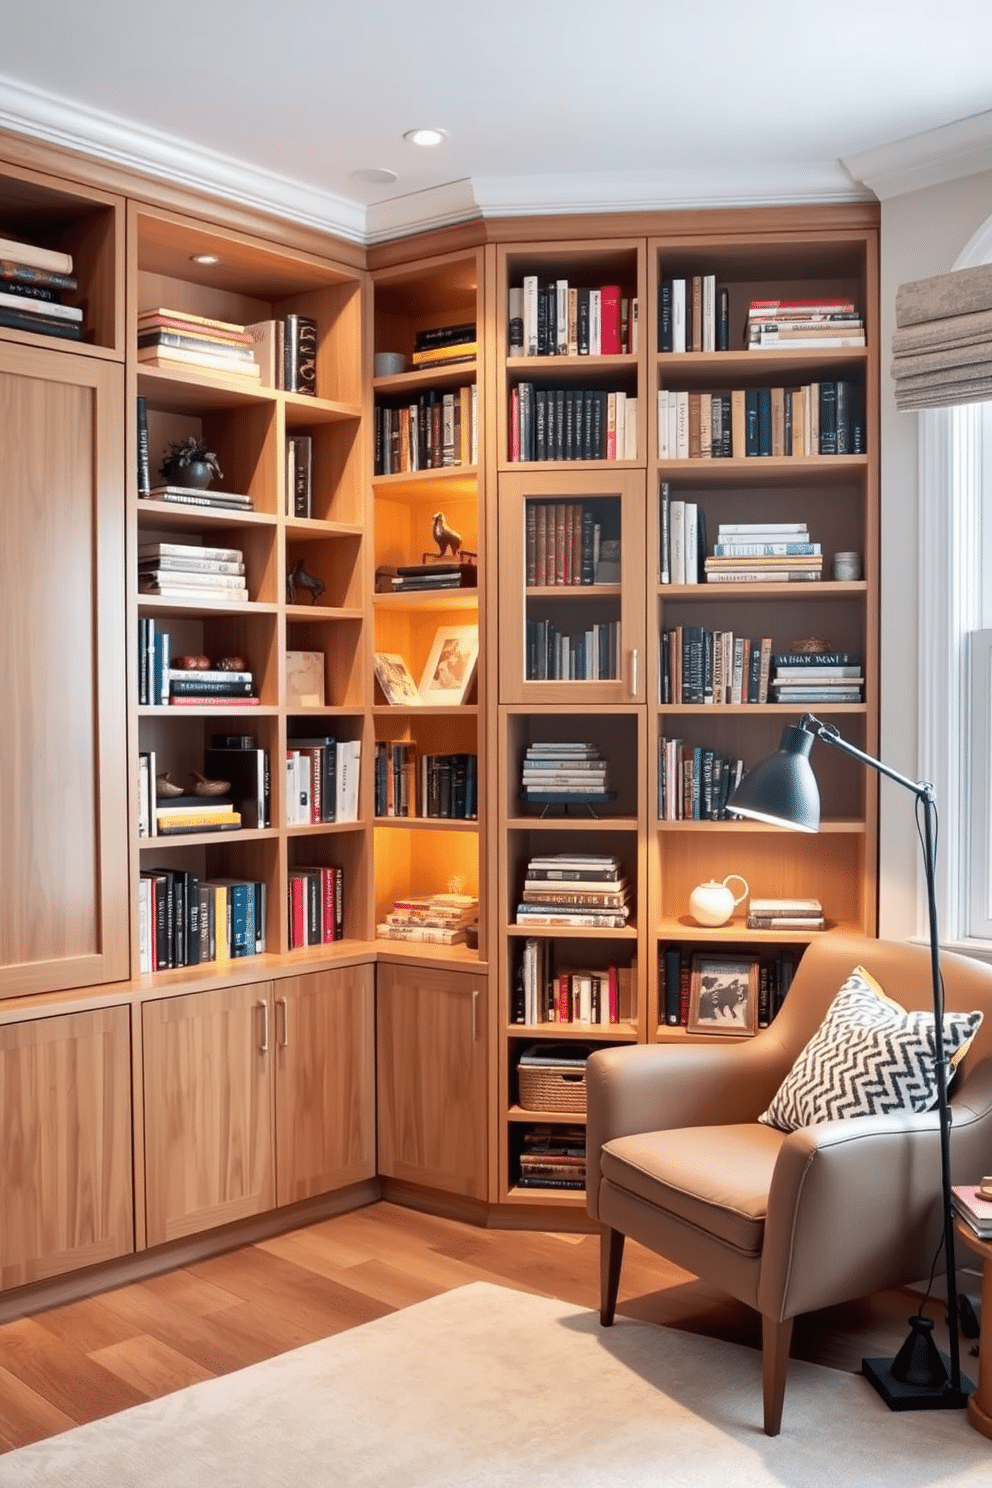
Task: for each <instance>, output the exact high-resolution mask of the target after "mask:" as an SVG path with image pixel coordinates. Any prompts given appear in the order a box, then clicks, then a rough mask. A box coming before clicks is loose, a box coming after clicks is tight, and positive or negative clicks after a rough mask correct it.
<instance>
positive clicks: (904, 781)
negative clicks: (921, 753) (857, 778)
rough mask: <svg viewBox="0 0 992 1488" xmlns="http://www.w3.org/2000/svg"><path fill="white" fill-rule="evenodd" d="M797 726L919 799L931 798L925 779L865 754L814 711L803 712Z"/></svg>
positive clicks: (929, 787) (931, 790)
mask: <svg viewBox="0 0 992 1488" xmlns="http://www.w3.org/2000/svg"><path fill="white" fill-rule="evenodd" d="M797 727H798V728H801V729H805V730H806V732H807V733H808V734H812V735H813V736H814V738H816V739H820V740H822V742H823V743H824V744H830V745H831V746H832V747H833V748H834V749H839V750H840V751H841V753H842V754H849V755H850V756H851V758H852V759H856V760H860V761H861V763H862V764H863V765H868V766H870V768H871V769H873V770H877V771H878V773H879V775H885V776H887V777H888V779H889V780H894V781H895V783H896V785H902V786H904V787H905V788H906V790H909V791H912V792H913V795H914V796H917V797H918V798H919V799H920V800H925V799H926V798H927V797H930V798H931V799H932V797H933V786H932V785H929V784H928V783H927V782H926V781H920V780H910V778H909V776H908V775H900V774H899V771H898V770H893V769H892V767H891V765H887V764H885V763H884V762H883V761H882V760H880V759H876V758H875V756H874V755H873V754H865V752H864V750H863V749H859V748H858V747H857V745H856V744H851V743H849V742H848V740H847V739H845V738H844V736H843V735H842V734H841V733H839V732H838V730H837V728H836V726H835V725H834V724H832V723H824V722H823V720H822V719H820V718H817V717H816V715H815V714H814V713H804V714H803V716H802V718H800V720H799V723H798V724H797Z"/></svg>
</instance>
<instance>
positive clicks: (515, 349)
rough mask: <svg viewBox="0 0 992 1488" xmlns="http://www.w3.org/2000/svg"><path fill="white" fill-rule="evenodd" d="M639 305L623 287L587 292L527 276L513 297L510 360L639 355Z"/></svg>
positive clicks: (512, 291)
mask: <svg viewBox="0 0 992 1488" xmlns="http://www.w3.org/2000/svg"><path fill="white" fill-rule="evenodd" d="M637 331H638V304H637V298H636V296H632V295H626V294H624V293H623V290H622V288H621V286H620V285H619V284H604V285H600V286H599V287H598V288H595V289H593V288H588V287H585V286H582V287H580V286H578V285H574V284H569V282H568V280H567V279H555V280H553V281H551V282H548V283H544V284H542V283H541V282H540V279H539V276H538V275H537V274H525V275H524V277H523V283H522V284H517V285H512V286H511V287H510V293H509V326H508V336H507V341H508V348H507V349H508V354H509V355H510V356H511V357H516V356H528V357H532V356H622V355H626V354H627V353H633V352H636V350H637Z"/></svg>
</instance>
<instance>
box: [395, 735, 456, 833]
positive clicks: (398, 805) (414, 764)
mask: <svg viewBox="0 0 992 1488" xmlns="http://www.w3.org/2000/svg"><path fill="white" fill-rule="evenodd" d="M375 814H376V816H378V817H388V816H403V817H436V818H438V819H440V820H443V821H475V820H477V818H478V815H479V805H478V755H476V754H469V753H459V754H421V755H419V757H418V753H417V746H416V744H413V743H411V742H410V741H409V740H399V741H386V740H379V741H378V742H377V744H376V746H375Z"/></svg>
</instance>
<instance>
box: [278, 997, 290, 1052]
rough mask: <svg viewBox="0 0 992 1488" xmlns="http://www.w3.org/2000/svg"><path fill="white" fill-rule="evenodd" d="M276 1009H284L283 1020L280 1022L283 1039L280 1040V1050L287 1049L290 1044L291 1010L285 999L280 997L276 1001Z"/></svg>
mask: <svg viewBox="0 0 992 1488" xmlns="http://www.w3.org/2000/svg"><path fill="white" fill-rule="evenodd" d="M276 1007H277V1008H282V1018H281V1020H280V1021H281V1023H282V1037H281V1038H280V1039H279V1047H280V1049H285V1048H286V1047H287V1046H288V1044H289V1008H288V1006H287V1004H286V999H285V997H280V998H278V999H277V1000H276ZM277 1037H278V1035H277Z"/></svg>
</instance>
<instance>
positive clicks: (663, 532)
mask: <svg viewBox="0 0 992 1488" xmlns="http://www.w3.org/2000/svg"><path fill="white" fill-rule="evenodd" d="M671 515H672V499H671V495H670V493H669V486H668V482H667V481H662V483H661V486H660V489H659V491H658V583H659V584H670V583H671V582H672V534H671Z"/></svg>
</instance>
